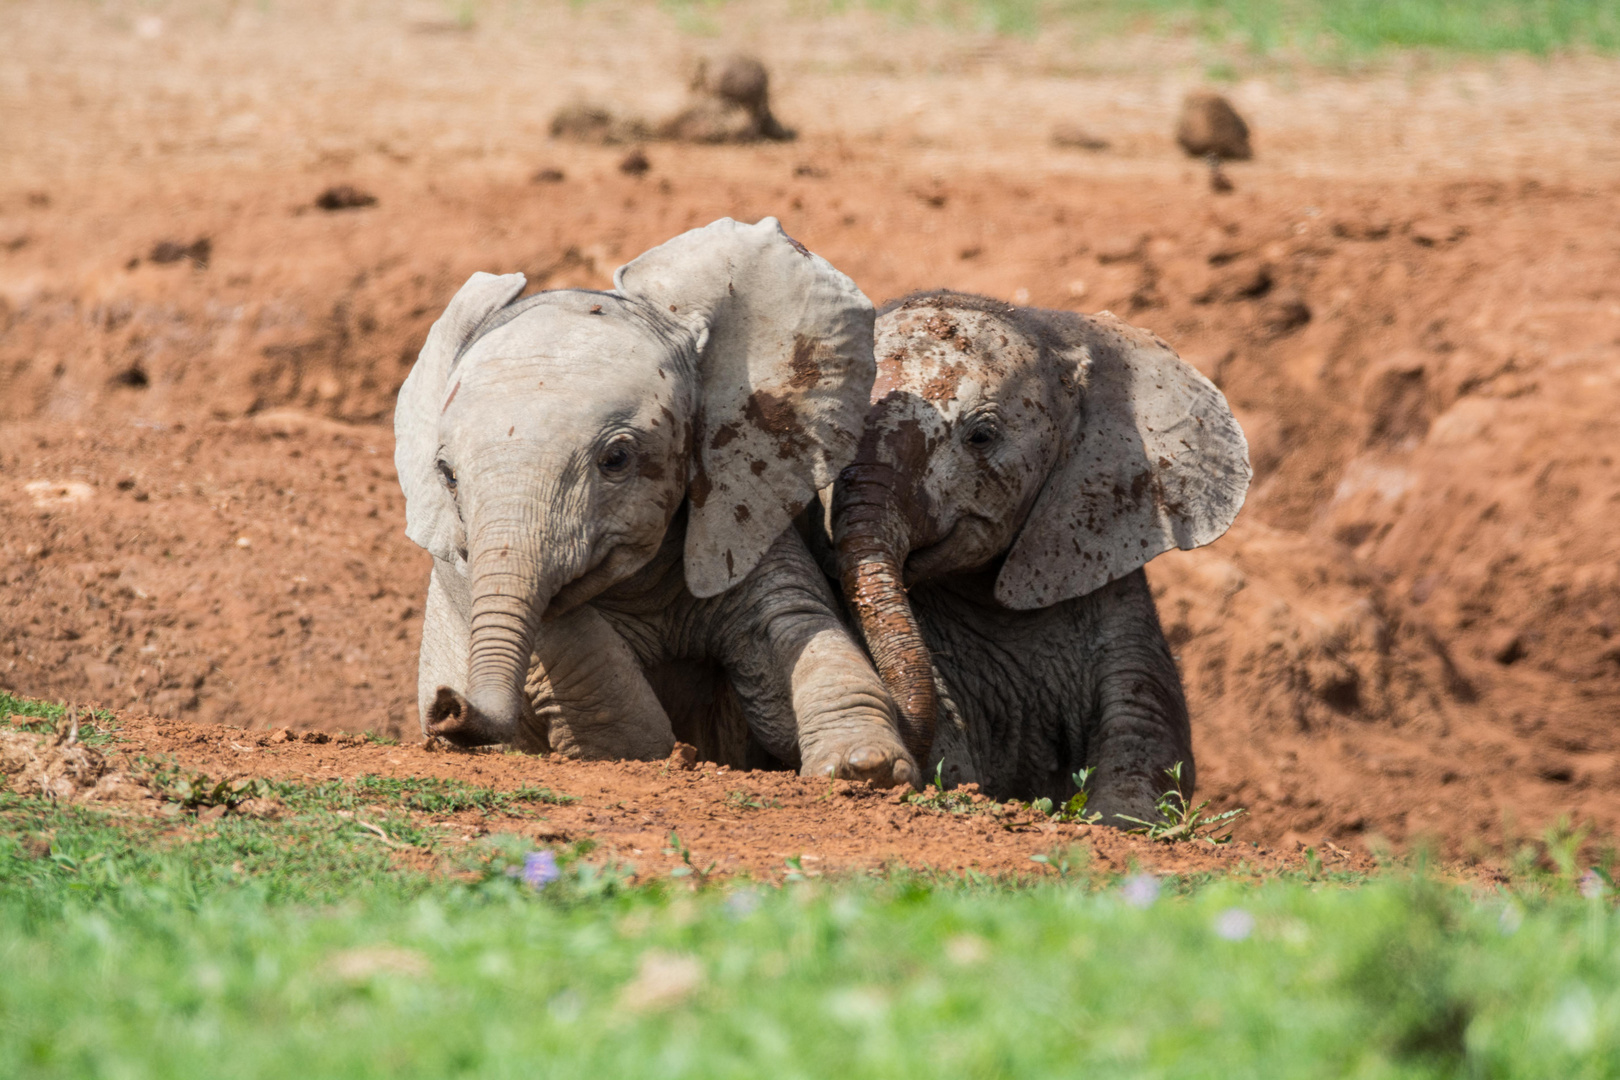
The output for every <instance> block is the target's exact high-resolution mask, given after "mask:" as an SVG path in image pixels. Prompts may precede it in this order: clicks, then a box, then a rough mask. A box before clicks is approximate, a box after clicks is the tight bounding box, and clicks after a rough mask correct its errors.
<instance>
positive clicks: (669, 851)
mask: <svg viewBox="0 0 1620 1080" xmlns="http://www.w3.org/2000/svg"><path fill="white" fill-rule="evenodd" d="M664 854H665V855H678V856H680V860H681V862H682V863H684V864H685V865H684V866H677V867H676V868H675V869H673V870H671V871H670V872H669V876H670V877H672V878H681V877H690V876H691V875H693V874H696V875H697V881H698V884H700V885H701V884H702V883H703V882H705V881H707V880H709V875H710V874H712V873H714V868H715V867H717V866H719V865H720V864H719V863H718V862H711V863H709V865H708V866H705V867H704V868H703V869H701V870H700V869H698V867H697V864H696V863H694V862H693V861H692V849H691V848H689V847H687V846H686V844H685V843H683V842H682V840H681V837H680V834H679V833H677V832H676V831H675V830H674V829H671V830H670V831H669V847H667V848H665V849H664Z"/></svg>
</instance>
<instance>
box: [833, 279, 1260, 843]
mask: <svg viewBox="0 0 1620 1080" xmlns="http://www.w3.org/2000/svg"><path fill="white" fill-rule="evenodd" d="M876 350H877V360H878V375H877V380H876V383H875V385H874V387H873V390H872V407H871V411H870V413H869V415H868V417H867V422H866V430H865V433H864V435H863V437H862V442H861V445H860V447H859V449H858V450H857V453H856V458H855V462H854V463H853V464H851V465H850V466H849V467H848V468H847V469H845V470H844V471H843V474H842V476H841V477H840V479H839V481H838V483H837V485H836V487H835V489H834V491H833V495H832V499H831V507H830V509H831V525H830V528H831V533H832V542H833V546H834V550H833V551H831V552H823V554H824V556H825V560H824V561H830V562H832V563H833V564H834V565H835V566H836V569H837V573H838V575H839V578H840V580H841V583H842V586H843V590H844V595H845V598H846V600H847V602H848V604H849V607H850V610H851V612H852V613H853V615H854V618H855V620H856V621H857V622H858V624H859V626H860V629H861V632H862V634H863V636H864V638H865V641H866V644H867V647H868V649H869V651H870V652H871V654H872V657H873V659H874V660H875V662H876V664H877V667H878V671H879V672H880V673H881V674H882V676H883V678H884V681H885V682H886V683H887V685H888V687H889V689H890V691H891V693H893V695H894V697H895V701H896V704H897V705H898V707H899V709H900V714H901V727H902V734H903V736H904V738H905V740H906V745H907V747H908V748H909V749H910V750H911V752H912V754H913V755H914V756H915V758H916V759H917V760H918V761H919V762H924V763H925V764H926V772H927V775H933V772H934V770H935V768H936V767H938V766H939V764H940V763H941V762H943V765H944V770H945V771H944V776H945V778H946V779H947V780H950V781H952V782H967V781H974V782H977V783H978V784H979V785H980V786H981V788H982V789H983V790H984V791H985V792H986V793H988V794H990V795H993V796H996V797H998V798H1007V797H1019V798H1026V799H1027V798H1036V797H1040V796H1047V797H1050V798H1052V799H1054V800H1062V799H1065V798H1067V797H1068V796H1070V795H1072V794H1073V793H1074V791H1075V785H1074V782H1073V780H1072V776H1073V774H1074V773H1075V772H1077V771H1078V770H1079V769H1080V768H1082V767H1088V768H1092V769H1095V770H1096V772H1095V774H1094V777H1093V779H1092V781H1091V784H1090V786H1089V790H1090V791H1091V793H1092V795H1091V803H1090V807H1091V809H1093V810H1097V811H1099V812H1101V813H1102V814H1103V815H1104V819H1105V820H1111V819H1113V818H1114V816H1115V815H1118V814H1122V813H1123V814H1129V815H1131V816H1133V817H1139V818H1143V819H1146V820H1152V819H1153V818H1154V817H1155V815H1154V814H1153V807H1154V802H1155V799H1156V797H1157V796H1158V795H1159V794H1160V793H1161V792H1163V791H1164V790H1165V789H1166V788H1167V787H1168V786H1169V782H1168V780H1167V779H1166V777H1165V776H1164V774H1163V770H1164V769H1166V768H1168V767H1170V766H1172V765H1173V764H1174V763H1176V762H1177V761H1181V762H1183V763H1184V766H1183V772H1182V780H1183V791H1184V793H1185V794H1187V795H1188V796H1190V795H1191V794H1192V785H1193V782H1194V773H1193V758H1192V743H1191V734H1190V732H1189V729H1188V720H1187V706H1186V702H1185V700H1184V698H1183V695H1182V688H1181V679H1180V676H1179V674H1178V673H1177V671H1176V665H1175V662H1174V660H1173V659H1172V657H1171V655H1170V650H1169V648H1168V647H1167V645H1166V643H1165V640H1164V634H1163V632H1162V631H1161V630H1160V628H1159V621H1158V615H1157V612H1156V611H1155V608H1154V604H1153V597H1152V594H1151V593H1150V592H1149V591H1148V585H1147V580H1146V578H1145V577H1144V575H1143V572H1142V566H1143V564H1144V563H1146V562H1147V561H1148V560H1149V559H1151V558H1153V557H1154V556H1155V555H1158V554H1159V553H1160V552H1163V551H1167V550H1169V549H1170V548H1172V547H1181V548H1192V547H1197V546H1199V545H1201V544H1207V543H1209V542H1210V541H1212V540H1214V539H1215V538H1217V537H1218V536H1220V535H1221V534H1222V533H1223V532H1225V531H1226V528H1227V526H1228V525H1230V524H1231V522H1232V519H1233V518H1234V517H1235V516H1236V514H1237V512H1238V508H1239V507H1240V506H1241V505H1242V503H1243V497H1244V493H1245V491H1246V490H1247V488H1248V482H1249V477H1250V469H1249V460H1248V445H1247V443H1246V442H1245V440H1244V438H1243V432H1242V430H1241V429H1240V428H1239V427H1238V424H1237V421H1236V420H1235V419H1234V418H1233V417H1232V413H1231V411H1230V410H1229V409H1228V408H1227V405H1226V400H1225V399H1224V398H1223V397H1222V396H1221V393H1220V391H1218V390H1217V389H1216V388H1215V387H1214V386H1213V385H1211V383H1210V382H1209V381H1208V380H1207V379H1205V378H1204V377H1203V376H1202V375H1200V374H1199V373H1198V372H1197V371H1196V370H1194V369H1193V368H1192V367H1191V366H1189V365H1187V364H1185V363H1183V362H1182V361H1181V360H1180V359H1178V358H1177V357H1176V354H1175V353H1174V352H1172V351H1171V350H1170V348H1169V347H1168V346H1167V345H1165V343H1164V342H1162V341H1160V340H1159V339H1158V338H1156V337H1154V336H1152V335H1151V334H1147V333H1144V332H1142V331H1140V330H1136V329H1133V328H1131V327H1129V326H1127V325H1125V324H1124V323H1122V322H1120V321H1119V320H1117V319H1115V318H1114V317H1113V316H1111V315H1108V314H1103V315H1097V316H1092V317H1085V316H1079V315H1075V314H1072V313H1069V312H1062V311H1043V310H1037V309H1033V308H1016V307H1012V306H1010V305H1007V304H1004V303H1000V302H998V301H994V300H988V299H985V298H983V297H979V296H970V295H966V294H962V293H954V292H934V293H923V294H918V295H914V296H911V297H908V298H906V299H904V300H901V301H899V302H896V303H894V304H891V305H888V306H886V307H885V308H884V309H883V311H881V312H880V313H879V318H878V321H877V336H876ZM931 663H932V666H931Z"/></svg>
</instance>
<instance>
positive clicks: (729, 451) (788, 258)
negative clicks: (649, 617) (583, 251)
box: [613, 218, 875, 596]
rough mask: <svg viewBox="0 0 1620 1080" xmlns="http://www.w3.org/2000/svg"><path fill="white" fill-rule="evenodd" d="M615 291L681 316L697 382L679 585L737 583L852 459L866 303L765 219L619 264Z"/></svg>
mask: <svg viewBox="0 0 1620 1080" xmlns="http://www.w3.org/2000/svg"><path fill="white" fill-rule="evenodd" d="M613 284H614V287H615V288H616V289H618V290H619V291H620V292H622V293H625V294H626V295H629V296H633V297H637V298H639V299H641V300H643V301H645V302H647V303H649V304H651V305H652V306H654V307H655V308H657V309H658V310H659V311H660V312H665V313H668V314H669V315H670V317H672V318H674V319H675V320H677V321H678V322H680V323H682V324H684V325H685V326H686V327H687V328H688V330H689V331H690V332H691V333H692V334H693V341H694V343H695V344H696V346H697V352H698V361H697V362H698V378H699V380H700V382H701V385H702V389H701V391H700V397H701V401H700V405H699V416H698V417H697V423H696V425H695V431H694V436H693V451H694V452H693V455H692V466H691V476H690V479H689V483H688V487H687V498H688V501H689V505H690V512H689V515H688V518H687V530H686V584H687V588H688V589H690V590H691V591H692V594H693V595H694V596H713V595H715V594H716V593H720V592H723V591H725V590H726V589H727V588H729V587H731V586H732V585H735V584H736V583H737V582H739V581H741V580H742V579H743V577H744V576H746V575H747V574H748V572H749V571H750V570H752V569H753V568H754V566H755V564H756V563H758V562H759V559H760V557H761V556H762V555H764V554H765V550H766V549H767V548H768V547H770V546H771V544H772V542H774V541H775V540H776V538H777V537H778V536H779V535H780V534H781V533H782V530H783V529H785V528H787V527H788V524H789V523H790V522H791V521H792V519H793V517H794V515H795V514H797V513H798V512H799V511H800V510H802V509H803V508H804V506H805V504H806V503H808V502H809V501H810V500H811V499H812V498H813V497H814V496H815V493H816V491H817V489H819V488H822V487H825V486H827V485H828V484H831V483H832V482H833V480H834V479H835V478H836V477H837V475H838V472H839V470H840V469H842V468H843V467H844V466H845V465H848V464H849V463H850V462H851V461H852V460H854V456H855V444H856V441H857V439H858V438H859V434H860V428H861V424H862V420H863V417H864V416H865V414H866V407H867V399H868V396H869V395H870V393H871V390H872V379H873V377H874V375H875V363H874V361H873V358H872V319H873V311H872V303H871V301H869V300H868V299H867V298H866V297H865V296H864V295H862V293H861V291H860V290H859V289H857V288H856V287H855V283H854V282H853V281H851V280H850V279H849V278H847V277H845V276H844V275H843V274H841V273H839V272H838V271H837V270H835V269H833V267H832V266H831V265H830V264H828V263H827V261H826V260H825V259H822V258H821V257H820V256H817V255H812V254H811V253H810V252H808V251H806V250H805V249H804V247H803V246H802V245H801V244H799V243H798V241H796V240H794V239H793V238H792V237H790V236H788V235H787V233H785V232H783V231H782V227H781V225H780V224H778V223H777V220H776V219H775V218H766V219H764V220H763V221H761V222H760V223H759V224H757V225H743V224H741V223H739V222H736V221H732V220H731V219H730V218H722V219H721V220H719V221H716V222H714V223H713V224H712V225H708V226H705V227H704V228H701V229H694V230H692V231H691V232H688V233H685V234H683V235H681V236H677V237H676V238H675V239H673V240H671V241H669V242H668V243H667V244H662V245H660V246H659V247H656V248H653V249H652V250H651V251H649V252H647V253H646V254H644V255H642V256H640V257H639V258H637V259H635V260H634V261H633V262H630V263H628V264H626V265H624V266H622V267H620V268H619V272H618V273H617V274H615V275H614V278H613Z"/></svg>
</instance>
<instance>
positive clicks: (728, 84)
mask: <svg viewBox="0 0 1620 1080" xmlns="http://www.w3.org/2000/svg"><path fill="white" fill-rule="evenodd" d="M688 89H689V90H690V91H691V99H690V100H689V101H688V103H687V105H686V107H685V108H683V109H681V111H680V112H678V113H676V114H675V115H674V116H671V117H668V118H666V119H664V120H660V121H649V120H644V119H642V118H640V117H636V116H630V115H627V114H624V113H620V112H617V111H615V110H614V109H612V108H611V107H609V106H606V105H601V104H595V103H587V102H576V103H574V104H572V105H566V106H564V107H563V108H562V109H559V110H558V111H557V113H556V115H554V116H553V117H552V118H551V137H552V138H554V139H568V140H571V141H573V142H583V143H594V144H596V145H598V146H618V145H622V144H624V143H634V142H641V141H644V140H648V139H665V140H669V141H671V142H687V143H707V144H717V143H755V142H786V141H788V140H791V139H793V138H795V137H796V133H795V132H794V131H793V130H792V129H790V128H786V127H783V126H782V124H781V122H780V121H778V120H777V119H776V116H775V115H774V114H773V113H772V112H771V101H770V74H769V73H768V72H767V71H766V70H765V65H764V64H762V63H760V61H759V60H757V59H755V58H754V57H752V56H729V57H726V58H725V59H723V60H720V61H717V62H715V63H710V62H709V61H707V60H705V61H701V62H699V64H698V66H697V70H696V72H695V73H694V74H693V76H692V81H691V83H690V85H689V87H688Z"/></svg>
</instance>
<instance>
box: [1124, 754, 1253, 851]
mask: <svg viewBox="0 0 1620 1080" xmlns="http://www.w3.org/2000/svg"><path fill="white" fill-rule="evenodd" d="M1164 772H1165V775H1166V776H1168V777H1170V780H1171V782H1172V783H1173V784H1174V786H1173V787H1171V788H1170V790H1169V791H1166V792H1165V793H1164V794H1163V795H1160V796H1159V799H1158V802H1157V803H1155V804H1154V807H1153V808H1154V809H1155V810H1157V811H1158V812H1159V820H1158V821H1143V820H1142V819H1141V818H1134V817H1129V816H1127V815H1125V814H1120V815H1119V819H1120V820H1121V821H1129V822H1133V823H1134V824H1135V825H1136V826H1137V827H1136V828H1134V829H1127V830H1125V831H1126V832H1131V833H1136V834H1137V835H1139V836H1145V837H1147V838H1148V839H1149V840H1157V841H1160V842H1162V843H1166V844H1171V843H1175V842H1176V841H1178V840H1207V841H1208V842H1210V843H1211V844H1225V843H1228V842H1230V841H1231V839H1232V833H1231V829H1232V824H1233V822H1235V821H1236V820H1237V819H1238V818H1240V817H1242V816H1243V815H1244V814H1246V813H1248V811H1247V810H1246V809H1244V808H1242V807H1239V808H1238V809H1236V810H1227V811H1225V812H1224V813H1220V814H1215V815H1213V816H1211V815H1209V814H1206V813H1205V809H1206V808H1207V807H1208V806H1209V800H1208V799H1205V800H1204V801H1203V802H1201V803H1199V804H1198V805H1197V806H1193V805H1192V804H1191V803H1189V802H1188V801H1187V797H1186V796H1185V795H1183V794H1182V793H1181V762H1179V761H1178V762H1176V763H1175V764H1174V765H1172V766H1170V767H1169V768H1168V769H1166V770H1164Z"/></svg>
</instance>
